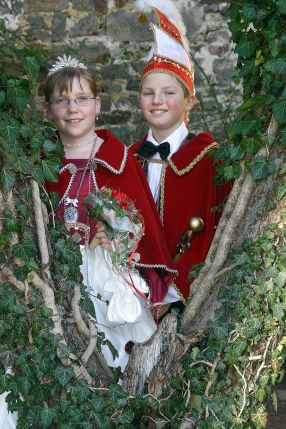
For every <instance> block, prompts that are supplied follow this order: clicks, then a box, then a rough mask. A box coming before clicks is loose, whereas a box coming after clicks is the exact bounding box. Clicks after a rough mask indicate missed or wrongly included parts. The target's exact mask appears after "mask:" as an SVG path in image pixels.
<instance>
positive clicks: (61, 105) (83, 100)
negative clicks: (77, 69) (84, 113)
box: [49, 95, 95, 109]
mask: <svg viewBox="0 0 286 429" xmlns="http://www.w3.org/2000/svg"><path fill="white" fill-rule="evenodd" d="M94 99H95V97H90V96H88V95H80V96H79V97H76V98H58V99H57V100H54V101H50V102H49V104H53V105H54V107H55V109H66V108H67V107H68V105H69V104H70V103H71V102H72V101H74V102H75V104H76V105H77V106H87V105H88V104H89V102H90V100H94Z"/></svg>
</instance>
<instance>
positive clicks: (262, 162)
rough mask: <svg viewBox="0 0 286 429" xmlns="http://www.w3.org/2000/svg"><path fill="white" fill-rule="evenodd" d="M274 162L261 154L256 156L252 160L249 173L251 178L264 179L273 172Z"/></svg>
mask: <svg viewBox="0 0 286 429" xmlns="http://www.w3.org/2000/svg"><path fill="white" fill-rule="evenodd" d="M274 171H275V164H274V162H273V161H271V160H269V159H267V158H264V157H263V156H257V157H256V158H254V160H253V164H252V169H251V174H252V178H253V180H255V181H256V180H261V179H265V178H266V177H267V176H269V175H270V174H272V173H274Z"/></svg>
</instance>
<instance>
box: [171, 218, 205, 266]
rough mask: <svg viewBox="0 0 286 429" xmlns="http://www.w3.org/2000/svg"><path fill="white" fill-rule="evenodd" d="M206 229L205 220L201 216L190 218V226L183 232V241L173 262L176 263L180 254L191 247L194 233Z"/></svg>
mask: <svg viewBox="0 0 286 429" xmlns="http://www.w3.org/2000/svg"><path fill="white" fill-rule="evenodd" d="M203 229H204V221H203V219H202V218H200V217H199V216H193V217H191V219H190V220H189V228H188V229H187V231H186V232H184V233H183V235H182V237H181V241H180V243H179V244H178V247H177V253H176V255H175V256H174V259H173V262H174V263H176V262H177V261H178V259H179V258H180V256H181V255H182V254H183V253H184V252H185V251H186V250H189V249H190V247H191V240H192V238H193V235H194V234H196V233H197V232H200V231H202V230H203Z"/></svg>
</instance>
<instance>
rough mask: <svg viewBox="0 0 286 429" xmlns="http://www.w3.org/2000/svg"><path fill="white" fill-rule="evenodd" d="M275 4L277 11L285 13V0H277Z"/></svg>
mask: <svg viewBox="0 0 286 429" xmlns="http://www.w3.org/2000/svg"><path fill="white" fill-rule="evenodd" d="M276 6H277V8H278V11H279V12H280V13H281V14H282V15H286V3H285V0H278V1H277V2H276Z"/></svg>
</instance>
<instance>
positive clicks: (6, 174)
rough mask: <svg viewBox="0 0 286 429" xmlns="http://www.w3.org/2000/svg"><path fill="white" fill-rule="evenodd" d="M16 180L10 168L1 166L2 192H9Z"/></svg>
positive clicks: (0, 180)
mask: <svg viewBox="0 0 286 429" xmlns="http://www.w3.org/2000/svg"><path fill="white" fill-rule="evenodd" d="M15 182H16V174H15V172H14V171H12V170H8V169H6V168H5V167H3V168H2V170H1V173H0V185H1V188H2V189H3V191H4V192H9V191H10V190H11V189H12V188H13V186H14V185H15Z"/></svg>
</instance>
